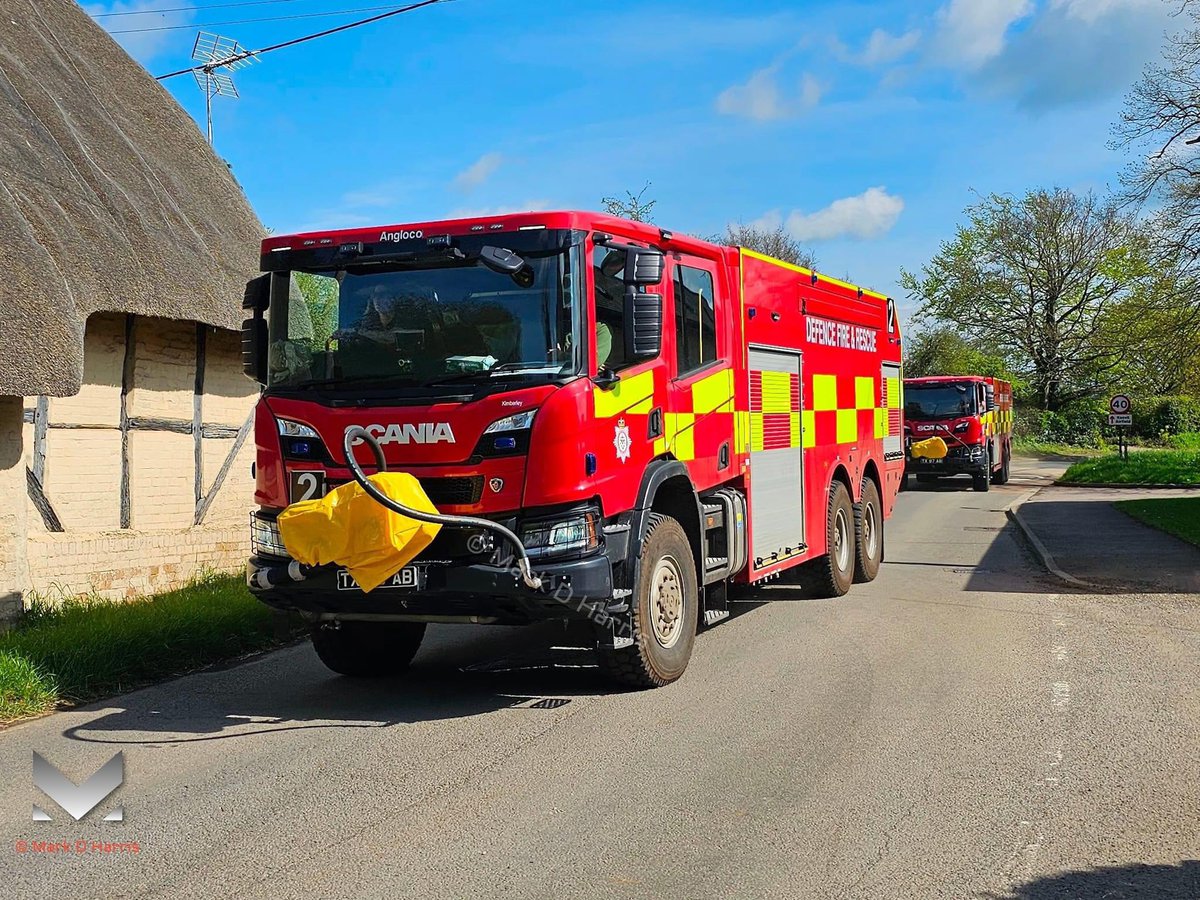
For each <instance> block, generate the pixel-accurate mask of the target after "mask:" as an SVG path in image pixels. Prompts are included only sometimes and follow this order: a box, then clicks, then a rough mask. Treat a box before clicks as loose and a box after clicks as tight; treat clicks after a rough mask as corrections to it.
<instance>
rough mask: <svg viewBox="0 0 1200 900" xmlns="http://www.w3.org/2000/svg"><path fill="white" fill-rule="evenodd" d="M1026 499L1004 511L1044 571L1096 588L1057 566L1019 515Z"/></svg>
mask: <svg viewBox="0 0 1200 900" xmlns="http://www.w3.org/2000/svg"><path fill="white" fill-rule="evenodd" d="M1034 493H1036V492H1034ZM1029 496H1030V497H1031V496H1032V494H1030V495H1029ZM1028 499H1029V497H1022V498H1021V499H1020V500H1018V501H1017V502H1016V503H1014V504H1013V505H1012V506H1010V507H1009V508H1008V509H1007V510H1006V511H1005V514H1006V515H1007V516H1008V517H1009V518H1010V519H1011V520H1012V521H1013V522H1015V523H1016V526H1017V528H1019V529H1020V530H1021V533H1022V534H1023V535H1025V540H1027V541H1028V542H1029V545H1030V546H1031V547H1033V551H1034V553H1036V554H1037V555H1038V558H1039V559H1040V560H1041V562H1042V565H1043V566H1044V567H1045V569H1046V571H1048V572H1049V573H1050V574H1051V575H1053V576H1054V577H1055V578H1057V579H1059V580H1060V581H1062V582H1065V583H1066V584H1069V585H1072V586H1073V587H1081V588H1087V589H1088V590H1096V589H1097V588H1098V585H1095V584H1092V583H1091V582H1090V581H1084V580H1083V579H1082V578H1076V577H1075V576H1074V575H1072V574H1071V573H1070V572H1066V571H1064V570H1063V569H1062V567H1061V566H1059V564H1058V563H1057V562H1055V560H1054V554H1053V553H1051V552H1050V550H1049V548H1047V547H1046V545H1045V544H1043V543H1042V539H1041V538H1039V537H1038V536H1037V534H1035V533H1034V530H1033V529H1032V528H1031V527H1030V526H1029V523H1028V522H1026V521H1025V519H1024V518H1023V517H1022V516H1021V507H1022V506H1024V505H1025V502H1026V501H1027V500H1028Z"/></svg>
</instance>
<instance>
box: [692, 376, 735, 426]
mask: <svg viewBox="0 0 1200 900" xmlns="http://www.w3.org/2000/svg"><path fill="white" fill-rule="evenodd" d="M732 402H733V369H722V370H721V371H720V372H717V373H715V374H713V375H709V376H707V377H706V378H701V379H700V380H699V381H697V382H696V383H695V384H693V385H692V411H693V412H695V413H696V415H700V416H702V415H704V414H705V413H710V412H714V411H715V410H718V409H720V408H721V407H722V406H726V405H727V404H730V403H732Z"/></svg>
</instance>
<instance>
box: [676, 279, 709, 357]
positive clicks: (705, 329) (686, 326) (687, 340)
mask: <svg viewBox="0 0 1200 900" xmlns="http://www.w3.org/2000/svg"><path fill="white" fill-rule="evenodd" d="M674 282H675V362H676V366H677V368H676V373H677V374H678V375H686V374H688V373H689V372H694V371H696V370H697V369H701V368H703V367H704V366H706V365H708V364H709V363H711V362H715V361H716V359H717V321H716V312H715V307H714V296H713V277H712V273H711V272H707V271H705V270H704V269H695V268H692V267H691V266H683V265H677V266H675V278H674Z"/></svg>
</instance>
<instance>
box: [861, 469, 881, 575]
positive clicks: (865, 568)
mask: <svg viewBox="0 0 1200 900" xmlns="http://www.w3.org/2000/svg"><path fill="white" fill-rule="evenodd" d="M882 561H883V509H882V504H881V503H880V500H879V488H877V487H875V482H874V481H872V480H871V479H870V478H864V479H863V483H862V500H860V501H859V503H858V505H857V506H856V507H854V580H855V581H856V582H859V583H860V584H861V583H863V582H867V581H874V580H875V576H876V575H878V574H879V564H880V563H881V562H882Z"/></svg>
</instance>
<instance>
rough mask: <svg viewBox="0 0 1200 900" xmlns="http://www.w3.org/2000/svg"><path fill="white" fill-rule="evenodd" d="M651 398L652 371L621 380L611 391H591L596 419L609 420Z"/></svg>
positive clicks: (598, 389) (652, 387)
mask: <svg viewBox="0 0 1200 900" xmlns="http://www.w3.org/2000/svg"><path fill="white" fill-rule="evenodd" d="M653 396H654V371H653V370H650V371H647V372H642V373H641V374H640V375H633V376H630V377H628V378H622V379H621V380H620V381H618V382H617V384H616V387H614V388H613V389H612V390H611V391H602V390H600V388H596V389H595V390H593V391H592V399H593V401H594V402H595V406H596V418H597V419H611V418H612V417H613V416H616V415H619V414H620V413H623V412H625V411H626V410H628V409H629V408H630V407H632V406H636V405H637V404H639V403H641V402H642V401H643V400H646V399H649V398H652V397H653Z"/></svg>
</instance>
